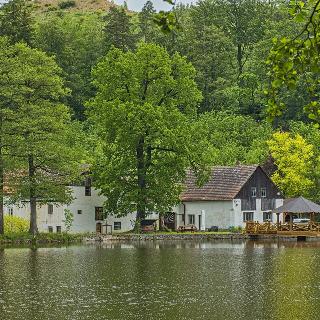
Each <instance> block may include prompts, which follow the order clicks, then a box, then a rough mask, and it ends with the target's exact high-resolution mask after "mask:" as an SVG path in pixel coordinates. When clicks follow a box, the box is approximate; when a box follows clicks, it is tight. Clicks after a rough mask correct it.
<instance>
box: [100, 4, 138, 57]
mask: <svg viewBox="0 0 320 320" xmlns="http://www.w3.org/2000/svg"><path fill="white" fill-rule="evenodd" d="M105 20H106V26H105V41H106V46H107V49H110V48H111V47H112V46H114V47H116V48H119V49H121V50H123V51H127V50H130V49H133V48H134V47H135V35H134V34H133V32H132V25H131V17H130V16H129V15H128V14H127V12H126V10H125V8H124V7H116V6H112V7H111V8H110V10H109V12H108V13H107V15H106V17H105Z"/></svg>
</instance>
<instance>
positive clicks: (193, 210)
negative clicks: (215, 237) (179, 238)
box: [173, 200, 234, 229]
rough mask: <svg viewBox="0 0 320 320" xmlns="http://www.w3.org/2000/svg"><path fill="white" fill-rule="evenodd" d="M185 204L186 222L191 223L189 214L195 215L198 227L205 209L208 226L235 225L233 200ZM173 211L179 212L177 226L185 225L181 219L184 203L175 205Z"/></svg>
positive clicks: (223, 227)
mask: <svg viewBox="0 0 320 320" xmlns="http://www.w3.org/2000/svg"><path fill="white" fill-rule="evenodd" d="M184 205H185V210H186V224H189V217H188V215H195V225H196V227H197V228H198V229H199V216H201V211H202V210H204V211H205V226H206V228H210V227H212V226H218V227H219V228H222V229H227V228H229V227H230V226H233V225H234V224H233V221H234V212H233V203H232V201H231V200H229V201H194V202H184ZM173 211H174V212H176V213H177V214H178V218H177V220H178V221H177V226H180V225H183V223H182V221H181V219H180V217H181V214H183V205H180V206H177V207H175V208H174V209H173ZM179 215H180V216H179Z"/></svg>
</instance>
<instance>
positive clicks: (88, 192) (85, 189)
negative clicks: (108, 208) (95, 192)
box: [84, 186, 91, 197]
mask: <svg viewBox="0 0 320 320" xmlns="http://www.w3.org/2000/svg"><path fill="white" fill-rule="evenodd" d="M84 195H85V196H86V197H90V196H91V187H90V186H85V187H84Z"/></svg>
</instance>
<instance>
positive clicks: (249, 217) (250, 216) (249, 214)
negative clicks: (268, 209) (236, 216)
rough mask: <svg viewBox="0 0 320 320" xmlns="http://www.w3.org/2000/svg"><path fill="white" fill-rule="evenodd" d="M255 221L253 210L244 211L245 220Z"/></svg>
mask: <svg viewBox="0 0 320 320" xmlns="http://www.w3.org/2000/svg"><path fill="white" fill-rule="evenodd" d="M246 221H253V212H244V213H243V222H246Z"/></svg>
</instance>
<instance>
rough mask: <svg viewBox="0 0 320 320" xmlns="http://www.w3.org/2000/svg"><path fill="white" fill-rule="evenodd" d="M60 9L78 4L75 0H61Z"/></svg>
mask: <svg viewBox="0 0 320 320" xmlns="http://www.w3.org/2000/svg"><path fill="white" fill-rule="evenodd" d="M58 6H59V8H60V9H68V8H72V7H75V6H76V2H75V1H74V0H65V1H61V2H60V3H59V4H58Z"/></svg>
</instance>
